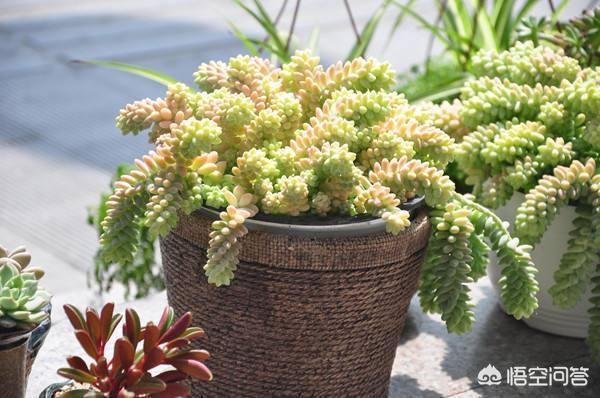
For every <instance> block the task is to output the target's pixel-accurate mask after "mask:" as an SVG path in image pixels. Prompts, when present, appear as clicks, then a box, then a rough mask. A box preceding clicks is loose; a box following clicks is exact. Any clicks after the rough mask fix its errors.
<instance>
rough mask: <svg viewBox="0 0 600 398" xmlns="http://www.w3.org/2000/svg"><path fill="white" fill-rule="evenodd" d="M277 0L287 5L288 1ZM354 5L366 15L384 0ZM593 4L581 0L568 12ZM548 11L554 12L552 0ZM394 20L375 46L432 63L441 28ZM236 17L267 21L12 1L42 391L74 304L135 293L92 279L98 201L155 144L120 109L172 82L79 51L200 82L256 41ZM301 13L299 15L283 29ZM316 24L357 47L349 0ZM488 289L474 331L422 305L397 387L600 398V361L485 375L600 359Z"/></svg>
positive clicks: (1, 114)
mask: <svg viewBox="0 0 600 398" xmlns="http://www.w3.org/2000/svg"><path fill="white" fill-rule="evenodd" d="M266 3H267V5H268V7H269V10H271V11H272V12H274V11H275V10H276V9H277V5H278V3H279V2H276V1H269V0H267V1H266ZM290 3H293V2H290ZM350 3H351V5H352V8H353V11H354V14H355V17H356V20H357V24H358V25H359V26H362V25H364V23H365V21H366V20H367V19H368V17H369V15H370V14H371V13H372V12H373V10H374V9H375V8H376V7H377V5H378V4H379V1H375V0H373V1H368V2H367V1H358V0H353V1H351V2H350ZM418 3H419V6H418V7H419V10H420V11H421V12H422V13H423V14H424V15H426V16H428V17H430V18H433V17H434V16H435V9H434V7H431V4H430V2H428V1H421V2H418ZM542 3H544V2H542ZM587 3H588V1H587V0H578V1H572V2H571V5H570V6H569V8H568V10H567V14H569V15H573V14H575V13H577V11H579V10H580V9H581V8H582V7H584V6H586V5H587ZM288 7H289V8H290V10H291V5H290V6H288ZM539 9H540V11H542V12H543V11H545V9H546V5H545V4H540V6H539ZM288 14H289V13H288ZM394 17H395V12H394V13H388V14H387V15H386V16H385V17H384V23H383V26H382V30H381V32H380V33H381V34H380V35H378V36H377V39H376V41H375V43H374V45H373V48H372V51H371V52H370V53H371V54H372V55H374V56H378V57H382V58H386V59H389V60H390V61H391V62H392V63H393V65H394V66H395V67H396V69H398V70H404V69H406V68H408V67H409V66H410V65H412V64H413V63H419V62H420V61H422V59H423V57H424V48H425V46H426V42H427V37H428V36H427V34H426V33H424V32H423V31H421V30H420V29H419V28H418V27H417V26H416V24H415V23H414V22H412V21H410V22H408V23H406V24H405V25H403V27H402V28H401V29H400V30H399V32H398V33H397V34H396V36H395V38H394V40H393V42H392V45H391V46H390V47H389V48H388V49H387V51H385V52H384V51H383V47H384V43H385V41H386V35H387V32H388V31H389V28H390V26H391V24H392V23H393V20H394ZM228 20H229V21H235V23H236V24H237V25H238V26H239V27H240V28H242V30H244V31H245V32H248V33H253V32H254V33H257V32H259V30H258V28H257V26H256V25H254V23H253V22H252V21H250V20H249V19H248V18H247V17H245V16H244V14H243V13H242V12H241V11H240V10H239V9H238V8H237V7H236V6H235V5H234V4H233V2H232V1H227V0H221V1H216V0H209V1H207V0H205V1H192V0H172V1H169V2H168V5H166V2H164V1H160V0H147V1H141V0H128V1H124V0H119V1H116V0H105V1H94V0H54V1H49V0H2V1H0V50H1V52H0V54H2V58H1V59H2V61H1V62H0V93H1V95H0V120H1V123H0V177H1V182H2V187H3V188H4V189H3V190H2V193H3V194H2V195H0V243H1V244H3V245H4V246H7V247H14V246H17V245H20V244H26V245H27V246H28V248H29V249H30V251H31V252H32V253H33V254H34V262H35V263H36V264H40V265H43V266H45V268H46V269H47V271H48V272H47V276H46V277H45V280H44V283H45V285H46V286H47V288H48V289H49V290H50V291H52V292H53V293H54V294H55V298H54V300H53V303H54V305H55V308H57V310H56V311H55V314H54V316H53V320H54V329H53V331H52V333H51V335H50V337H49V339H48V341H47V343H46V345H45V346H44V348H43V349H42V352H41V354H40V358H39V360H38V362H37V364H36V366H35V368H34V370H33V374H32V377H31V380H30V386H29V394H28V396H29V397H35V396H37V394H38V393H39V391H40V390H41V389H42V388H43V386H45V385H46V384H48V383H50V382H53V381H55V380H58V377H57V376H56V375H55V369H56V368H57V367H58V366H61V365H62V363H63V358H64V355H65V353H66V352H67V351H68V350H67V348H68V347H70V346H71V345H72V343H73V340H72V339H71V338H70V336H69V337H68V338H67V335H66V334H67V331H68V327H67V325H66V322H65V321H64V317H63V316H62V315H61V311H60V310H59V309H60V305H61V304H62V303H65V302H71V303H75V304H77V305H80V306H83V305H87V304H99V303H100V302H101V301H103V300H107V299H111V300H115V301H117V302H119V301H123V300H122V295H121V293H122V292H121V291H117V292H114V293H112V294H109V295H107V296H104V297H101V296H99V295H97V294H96V293H95V292H94V290H93V289H91V288H88V287H87V285H86V279H87V277H86V274H87V272H88V270H89V268H90V266H91V265H92V257H93V254H94V252H95V250H96V248H97V237H96V234H95V231H94V230H93V229H92V228H90V227H88V226H87V225H86V222H85V219H86V207H87V206H92V205H94V204H96V202H97V200H98V195H99V193H100V192H102V191H105V190H106V189H107V188H108V182H109V179H110V175H111V174H112V172H113V171H114V169H115V166H116V165H117V164H119V163H121V162H130V161H131V160H132V159H134V158H135V157H136V156H138V155H140V154H142V153H144V152H145V151H146V150H147V149H148V144H147V143H146V142H145V138H144V137H131V136H128V137H122V136H121V135H120V134H119V133H118V131H117V130H116V128H115V127H114V117H115V115H116V114H117V112H118V110H119V108H120V107H121V106H123V105H124V104H126V103H128V102H131V101H133V100H135V99H139V98H143V97H157V96H160V95H162V93H163V91H164V90H163V88H162V87H161V86H159V85H157V84H155V83H151V82H148V81H146V80H144V79H141V78H138V77H134V76H129V75H125V74H121V73H118V72H114V71H109V70H103V69H98V68H92V67H84V66H81V65H76V64H73V63H71V62H70V61H71V60H74V59H110V60H118V61H122V62H128V63H133V64H139V65H143V66H146V67H149V68H153V69H156V70H160V71H163V72H165V73H168V74H170V75H172V76H175V77H177V78H179V79H181V80H182V81H184V82H187V83H190V84H191V80H192V79H191V74H192V72H193V71H194V70H195V68H196V67H197V65H198V64H199V63H200V62H204V61H208V60H210V59H223V60H226V59H227V58H228V57H230V56H233V55H236V54H238V53H240V52H244V49H243V47H242V46H241V45H240V43H239V42H238V41H237V40H236V39H235V37H233V35H232V34H231V33H230V32H229V31H228V25H227V21H228ZM289 20H290V18H289V15H288V16H287V17H286V18H284V19H283V20H282V25H281V26H288V24H289ZM315 24H318V25H320V27H321V29H320V31H321V40H320V43H319V44H320V49H321V51H320V54H321V56H322V58H323V59H324V62H325V63H327V62H330V61H333V60H335V59H338V58H341V57H343V56H344V55H345V53H346V52H347V50H348V49H349V48H350V47H351V45H352V31H351V29H350V27H349V24H348V22H347V17H346V14H345V11H344V8H343V2H342V0H329V1H322V0H321V1H319V0H305V1H303V2H302V6H301V9H300V14H299V19H298V23H297V32H298V34H299V36H300V37H304V38H306V37H307V36H308V35H309V32H310V31H311V29H312V27H313V26H314V25H315ZM476 292H477V294H476V298H477V300H478V301H479V304H478V307H477V312H478V314H477V316H478V323H477V325H476V329H475V330H474V332H473V333H471V334H469V335H466V336H461V337H458V336H453V335H452V336H451V335H448V334H447V333H446V331H445V328H444V327H443V325H442V324H441V323H440V321H439V320H438V319H436V318H434V317H430V316H428V315H424V314H423V313H422V312H421V311H420V309H419V308H418V306H417V305H416V303H414V305H413V306H412V307H411V313H410V315H411V317H410V322H409V324H408V325H407V329H406V332H405V337H404V341H403V344H401V345H399V347H398V353H397V358H396V363H395V365H394V371H393V375H392V384H391V387H390V397H394V398H397V397H449V396H457V397H498V396H502V397H513V396H521V395H529V396H536V397H537V396H539V397H542V396H543V397H550V396H552V397H554V396H556V397H562V396H577V397H584V396H590V397H592V396H595V397H598V396H600V387H599V382H598V379H600V369H599V368H598V367H593V368H592V369H591V372H593V376H592V383H593V386H592V387H588V388H586V389H574V390H565V389H560V388H540V387H537V388H536V387H529V388H514V389H510V388H508V387H496V388H492V387H480V386H478V385H476V384H475V380H476V377H477V373H478V372H479V370H480V369H481V368H482V367H483V366H485V365H487V364H488V363H492V364H494V365H495V366H496V367H498V368H499V369H502V368H507V367H509V366H519V365H528V366H534V365H536V366H558V365H562V366H586V367H590V366H592V365H591V362H590V358H589V356H588V354H587V351H586V347H585V345H584V343H583V342H582V341H580V340H574V339H567V338H559V337H554V336H550V335H547V334H544V333H539V332H535V331H533V330H531V329H529V328H528V327H526V326H525V325H523V324H521V323H519V322H517V321H515V320H513V319H511V318H509V317H507V316H506V315H504V314H502V313H501V312H500V311H499V310H498V308H497V306H496V300H495V298H494V296H493V294H492V291H491V288H490V286H489V284H488V282H487V281H483V282H481V283H480V284H478V285H477V286H476ZM164 302H165V298H164V295H162V294H159V295H155V296H153V297H150V298H148V299H145V300H142V301H140V302H137V303H136V306H137V307H138V308H140V311H141V313H142V314H146V317H145V318H148V316H149V315H150V312H151V310H154V309H155V308H156V307H157V306H162V305H163V303H164ZM69 352H70V351H69Z"/></svg>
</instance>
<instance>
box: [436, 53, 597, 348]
mask: <svg viewBox="0 0 600 398" xmlns="http://www.w3.org/2000/svg"><path fill="white" fill-rule="evenodd" d="M472 71H473V73H474V74H475V76H476V77H477V78H476V79H474V80H471V81H469V82H467V83H466V84H465V86H464V87H463V89H462V93H461V97H460V101H456V102H455V103H454V106H455V108H456V109H457V111H456V112H457V113H458V118H457V120H458V126H461V127H462V128H463V129H466V130H467V131H470V132H469V133H468V134H466V135H464V136H463V137H462V140H461V141H460V142H457V143H456V144H454V150H453V152H454V153H455V158H456V163H457V165H458V167H459V168H460V170H461V171H462V172H464V173H465V174H466V176H467V178H466V181H467V183H469V184H470V185H472V186H473V193H474V195H475V196H476V198H477V201H478V202H480V203H482V204H484V205H486V206H487V207H491V208H497V207H499V206H502V205H504V204H505V203H506V202H507V201H508V200H509V199H510V198H511V197H512V195H513V194H514V193H515V192H519V191H520V192H528V193H527V195H526V199H525V202H523V203H522V204H521V206H520V207H519V209H518V211H517V217H516V220H515V224H514V233H515V236H516V237H517V238H519V239H520V240H521V242H523V243H526V244H530V245H535V244H536V243H538V242H539V241H540V240H541V238H542V236H543V234H544V232H545V231H546V229H547V228H548V226H549V225H550V223H551V222H552V220H553V219H554V217H555V215H556V214H557V213H558V211H559V210H560V208H561V207H563V206H565V205H567V204H569V203H571V204H577V211H578V217H577V219H576V220H575V222H574V225H573V231H572V232H571V234H570V239H569V242H568V249H567V252H566V253H565V254H564V255H563V257H562V259H561V260H560V265H559V270H558V271H557V272H556V274H555V282H556V283H555V285H554V286H553V287H552V289H551V290H550V293H551V294H552V296H553V298H554V301H555V303H556V304H557V305H560V306H563V307H571V306H573V305H575V304H576V303H577V302H578V301H579V300H580V299H581V297H582V295H583V293H584V292H585V291H586V290H587V289H588V288H589V285H590V283H591V285H592V286H591V289H592V292H593V295H594V297H593V298H592V304H593V308H592V309H591V314H592V319H593V321H592V325H591V326H590V343H591V345H592V346H593V347H592V348H593V349H594V350H595V355H596V356H598V355H599V354H600V336H599V332H600V319H599V318H600V317H599V316H598V315H599V314H600V301H599V299H600V297H599V296H598V295H599V294H600V285H599V284H598V282H599V278H598V269H597V267H598V264H599V262H600V261H599V256H598V254H599V251H600V240H598V236H600V229H598V226H600V224H599V221H598V219H599V217H600V214H599V213H600V207H598V203H599V199H598V181H600V169H599V168H598V165H597V164H596V162H597V160H598V159H600V123H599V119H598V115H599V114H600V70H598V69H592V68H582V67H581V66H580V65H579V63H578V61H577V60H576V59H574V58H571V57H568V56H566V55H565V54H564V52H563V51H562V50H561V49H557V50H554V49H552V48H549V47H545V46H537V47H536V46H534V45H533V43H532V42H526V43H517V44H516V45H515V46H514V47H512V48H511V49H510V50H508V51H505V52H495V51H482V52H479V53H478V54H476V55H475V56H474V57H473V65H472ZM440 217H441V216H440ZM459 228H464V227H463V226H462V225H461V226H459ZM464 230H465V231H466V230H468V229H464ZM465 239H466V238H465ZM464 272H466V271H463V273H464ZM456 275H457V274H453V276H454V277H456ZM501 282H502V281H501Z"/></svg>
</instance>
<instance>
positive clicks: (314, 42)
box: [306, 26, 320, 54]
mask: <svg viewBox="0 0 600 398" xmlns="http://www.w3.org/2000/svg"><path fill="white" fill-rule="evenodd" d="M319 35H320V31H319V27H318V26H315V27H314V28H313V30H312V31H311V32H310V36H309V37H308V43H307V44H306V47H307V48H308V49H309V50H310V51H311V52H312V53H313V54H316V53H317V47H318V43H319Z"/></svg>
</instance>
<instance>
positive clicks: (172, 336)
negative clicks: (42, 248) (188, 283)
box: [40, 303, 212, 398]
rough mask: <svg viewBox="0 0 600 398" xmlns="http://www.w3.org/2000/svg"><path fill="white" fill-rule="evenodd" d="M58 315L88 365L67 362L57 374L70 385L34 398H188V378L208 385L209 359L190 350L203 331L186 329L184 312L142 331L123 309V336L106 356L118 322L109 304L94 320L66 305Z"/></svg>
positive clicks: (166, 314) (168, 313)
mask: <svg viewBox="0 0 600 398" xmlns="http://www.w3.org/2000/svg"><path fill="white" fill-rule="evenodd" d="M64 310H65V313H66V314H67V317H68V319H69V321H70V322H71V325H72V326H73V328H74V329H75V337H76V338H77V341H78V342H79V344H80V345H81V347H82V348H83V350H84V351H85V353H86V354H87V355H89V356H90V358H91V359H92V362H91V363H90V364H89V365H88V364H87V363H86V362H85V361H84V360H83V359H82V358H81V357H78V356H70V357H68V358H67V362H68V364H69V367H66V368H61V369H59V370H58V374H59V375H61V376H63V377H66V378H67V379H69V380H71V381H70V382H66V383H56V384H52V385H51V386H49V387H47V388H46V389H45V390H44V391H42V393H41V394H40V398H53V397H55V396H57V397H61V398H83V397H85V398H122V397H123V398H124V397H129V398H135V397H144V398H176V397H182V396H187V395H188V394H189V391H190V388H189V384H188V382H187V380H188V379H189V378H194V379H197V380H203V381H209V380H211V379H212V373H211V372H210V370H209V369H208V368H207V367H206V365H204V361H205V360H207V359H208V358H209V353H208V352H207V351H205V350H195V349H192V348H191V342H192V341H194V340H196V339H198V338H200V337H202V336H204V331H203V330H202V329H200V328H197V327H190V324H191V321H192V314H191V313H189V312H187V313H185V314H183V315H182V316H181V317H180V318H178V319H177V318H175V316H174V312H173V309H172V308H170V307H167V308H165V310H164V311H163V314H162V316H161V318H160V321H159V322H158V323H157V324H154V323H152V322H148V323H147V324H146V325H145V326H142V324H141V323H140V318H139V316H138V314H137V312H136V311H135V310H133V309H126V310H125V322H124V324H123V335H122V336H121V337H119V338H118V339H117V340H116V341H115V342H114V348H113V349H112V350H110V346H109V340H110V339H111V336H112V335H113V333H114V331H115V330H116V328H117V326H118V325H119V323H120V322H121V320H122V318H123V316H122V315H121V314H114V304H113V303H108V304H105V305H104V307H103V308H102V310H101V311H100V313H99V314H98V313H97V312H96V311H95V310H94V309H92V308H88V309H87V310H86V311H85V315H84V314H83V313H82V312H81V311H79V310H78V309H77V308H76V307H74V306H72V305H65V306H64ZM111 351H112V357H111V356H110V353H109V352H111Z"/></svg>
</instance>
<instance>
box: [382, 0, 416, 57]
mask: <svg viewBox="0 0 600 398" xmlns="http://www.w3.org/2000/svg"><path fill="white" fill-rule="evenodd" d="M415 1H416V0H408V1H407V2H406V4H405V5H404V6H405V7H407V8H410V9H412V6H413V5H414V3H415ZM405 17H406V11H405V10H400V12H399V13H398V15H397V16H396V19H395V20H394V24H393V25H392V28H391V29H390V33H389V34H388V37H387V39H386V42H385V45H384V46H383V50H384V51H385V50H387V49H388V47H389V46H390V44H391V43H392V38H393V37H394V33H396V30H398V28H399V27H400V25H402V21H404V18H405Z"/></svg>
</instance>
